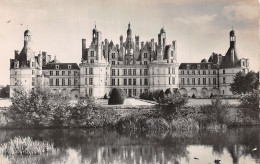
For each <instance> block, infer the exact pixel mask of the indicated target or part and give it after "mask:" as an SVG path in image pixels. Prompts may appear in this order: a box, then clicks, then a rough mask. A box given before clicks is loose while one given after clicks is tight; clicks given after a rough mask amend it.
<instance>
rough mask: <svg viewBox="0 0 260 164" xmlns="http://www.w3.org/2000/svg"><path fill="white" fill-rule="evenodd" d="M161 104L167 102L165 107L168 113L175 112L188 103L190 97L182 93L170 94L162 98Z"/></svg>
mask: <svg viewBox="0 0 260 164" xmlns="http://www.w3.org/2000/svg"><path fill="white" fill-rule="evenodd" d="M162 100H163V102H161V104H166V106H165V107H164V108H163V109H164V111H165V112H166V114H173V113H175V112H176V110H177V109H180V108H181V107H183V106H184V105H186V104H187V103H188V97H185V96H182V95H181V94H180V93H175V94H169V95H168V96H167V97H164V99H162Z"/></svg>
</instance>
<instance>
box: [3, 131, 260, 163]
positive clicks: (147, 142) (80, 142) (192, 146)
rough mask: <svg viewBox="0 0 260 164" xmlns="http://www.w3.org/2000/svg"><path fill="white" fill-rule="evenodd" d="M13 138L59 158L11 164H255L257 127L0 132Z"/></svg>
mask: <svg viewBox="0 0 260 164" xmlns="http://www.w3.org/2000/svg"><path fill="white" fill-rule="evenodd" d="M15 136H30V137H32V138H33V139H37V140H47V141H49V142H54V145H55V147H59V148H60V150H61V153H60V154H59V155H58V156H31V157H27V156H23V157H17V156H16V157H9V158H8V161H10V162H11V163H73V164H77V163H137V164H138V163H140V164H141V163H174V164H179V163H180V164H196V163H201V164H204V163H206V164H208V163H212V164H213V163H214V160H215V159H221V161H222V163H233V164H239V163H241V164H243V163H246V164H251V163H252V164H256V163H259V159H260V151H259V149H260V129H257V128H252V129H246V128H244V129H232V130H228V131H227V132H208V131H196V132H192V131H185V132H178V133H177V132H171V131H150V132H119V131H115V130H104V129H87V130H83V129H77V130H0V143H4V142H7V141H8V140H9V139H10V138H13V137H15ZM254 148H257V150H256V151H254V150H253V149H254ZM194 157H196V158H199V159H198V160H197V159H194ZM1 159H2V161H4V160H6V159H4V158H1V157H0V163H1ZM5 162H6V161H5Z"/></svg>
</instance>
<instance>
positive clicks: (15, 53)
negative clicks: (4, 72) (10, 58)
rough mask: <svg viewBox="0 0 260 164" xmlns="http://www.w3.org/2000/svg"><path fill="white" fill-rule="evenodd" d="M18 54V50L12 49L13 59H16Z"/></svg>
mask: <svg viewBox="0 0 260 164" xmlns="http://www.w3.org/2000/svg"><path fill="white" fill-rule="evenodd" d="M18 56H19V51H18V50H15V51H14V59H16V60H17V59H18Z"/></svg>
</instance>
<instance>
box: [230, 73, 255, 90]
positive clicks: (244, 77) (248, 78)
mask: <svg viewBox="0 0 260 164" xmlns="http://www.w3.org/2000/svg"><path fill="white" fill-rule="evenodd" d="M258 74H259V72H258V73H255V72H253V71H250V72H248V73H247V74H245V73H243V72H241V71H240V72H238V73H237V74H236V75H235V78H234V81H233V83H232V84H231V85H230V86H231V91H232V93H233V94H247V93H251V92H253V90H254V89H258V85H259V76H258Z"/></svg>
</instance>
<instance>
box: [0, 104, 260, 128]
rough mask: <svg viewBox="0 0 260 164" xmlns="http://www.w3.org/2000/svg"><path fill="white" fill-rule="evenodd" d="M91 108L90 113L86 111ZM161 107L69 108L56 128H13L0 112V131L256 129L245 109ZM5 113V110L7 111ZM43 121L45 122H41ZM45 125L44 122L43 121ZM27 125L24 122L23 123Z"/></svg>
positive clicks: (41, 126)
mask: <svg viewBox="0 0 260 164" xmlns="http://www.w3.org/2000/svg"><path fill="white" fill-rule="evenodd" d="M88 108H89V109H88ZM90 108H91V109H90ZM164 108H165V106H159V105H153V106H151V105H148V106H136V107H133V106H106V107H104V106H100V105H94V107H93V106H92V107H89V106H80V107H71V109H69V111H74V112H73V113H71V114H70V115H69V116H67V117H64V118H60V119H59V120H63V122H60V123H58V124H52V125H51V124H41V125H40V124H39V123H37V124H34V122H31V123H30V124H24V125H23V124H21V123H20V124H17V123H15V121H13V120H12V119H10V118H8V117H7V116H6V114H5V113H6V111H5V110H2V111H1V112H0V128H1V129H23V128H25V129H26V128H27V129H28V128H29V129H30V128H43V129H44V128H115V129H120V130H134V131H136V130H179V131H185V130H199V129H209V130H225V129H226V128H232V127H245V126H260V121H259V117H251V116H245V115H244V113H243V111H244V110H247V109H246V108H241V107H239V106H234V105H228V106H222V107H221V108H220V109H214V107H212V106H211V105H201V106H184V107H182V108H180V109H178V110H176V111H175V112H174V113H169V111H168V110H167V109H164ZM7 110H8V109H7ZM43 121H45V120H43ZM46 122H47V121H46ZM27 123H28V122H27Z"/></svg>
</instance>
